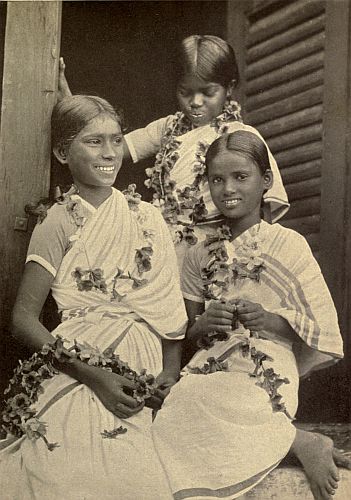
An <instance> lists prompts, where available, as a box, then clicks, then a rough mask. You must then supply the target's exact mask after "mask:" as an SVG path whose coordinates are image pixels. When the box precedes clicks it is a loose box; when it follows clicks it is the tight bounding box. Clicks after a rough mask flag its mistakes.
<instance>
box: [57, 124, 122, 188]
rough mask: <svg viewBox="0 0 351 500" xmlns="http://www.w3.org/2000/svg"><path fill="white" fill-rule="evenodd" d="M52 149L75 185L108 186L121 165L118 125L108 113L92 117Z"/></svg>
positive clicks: (120, 135) (120, 137)
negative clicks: (61, 145) (60, 146)
mask: <svg viewBox="0 0 351 500" xmlns="http://www.w3.org/2000/svg"><path fill="white" fill-rule="evenodd" d="M63 149H64V151H63V152H62V151H61V152H60V151H59V150H57V148H56V150H54V152H55V155H56V157H57V158H58V160H59V161H60V162H61V163H67V164H68V167H69V169H70V171H71V174H72V177H73V179H74V182H75V184H77V187H78V188H80V187H111V186H112V185H113V184H114V182H115V180H116V176H117V174H118V171H119V169H120V168H121V165H122V159H123V146H122V131H121V127H120V125H119V124H118V123H117V121H116V120H114V119H113V118H112V117H111V116H109V115H108V114H101V115H99V116H97V117H96V118H93V119H92V120H91V121H90V122H89V123H88V124H87V125H86V126H85V127H84V128H83V129H82V130H81V131H80V132H79V133H78V134H77V135H76V136H75V137H74V139H73V140H72V142H71V143H70V144H69V145H68V146H66V147H64V148H63Z"/></svg>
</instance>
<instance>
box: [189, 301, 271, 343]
mask: <svg viewBox="0 0 351 500" xmlns="http://www.w3.org/2000/svg"><path fill="white" fill-rule="evenodd" d="M235 319H237V320H238V321H240V323H241V324H242V325H243V326H244V328H246V329H247V330H250V331H251V332H259V331H261V330H264V329H265V326H266V322H267V311H266V310H265V309H264V308H263V307H262V306H261V304H257V303H255V302H250V301H249V300H242V299H237V300H235V301H233V302H229V301H228V302H223V301H212V302H211V303H210V305H209V306H208V308H207V309H206V311H205V312H204V313H203V314H202V315H201V316H199V317H198V319H197V321H196V325H197V328H196V334H195V336H194V337H195V338H196V339H198V338H199V337H201V336H204V335H206V336H209V335H210V334H212V333H213V332H217V333H221V332H223V333H225V332H228V331H229V330H232V327H233V323H234V321H235ZM195 338H194V340H195Z"/></svg>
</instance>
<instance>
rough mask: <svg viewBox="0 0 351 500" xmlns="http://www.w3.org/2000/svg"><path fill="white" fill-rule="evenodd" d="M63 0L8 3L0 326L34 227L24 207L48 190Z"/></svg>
mask: <svg viewBox="0 0 351 500" xmlns="http://www.w3.org/2000/svg"><path fill="white" fill-rule="evenodd" d="M60 30H61V2H58V1H51V2H41V1H36V2H11V1H9V2H8V3H7V21H6V34H5V55H4V72H3V87H2V89H3V92H2V108H1V121H0V123H1V129H0V194H1V195H0V214H1V216H0V235H1V243H0V249H1V256H0V332H3V331H4V330H5V328H6V326H7V324H8V320H9V316H10V311H11V308H12V306H13V302H14V298H15V295H16V291H17V287H18V284H19V281H20V278H21V274H22V271H23V264H24V259H25V254H26V250H27V245H28V240H29V232H28V230H27V222H28V221H27V218H26V215H25V212H24V207H25V205H26V204H27V203H29V202H31V201H36V200H38V199H39V198H40V197H42V196H46V195H47V193H48V187H49V172H50V157H51V155H50V114H51V110H52V107H53V105H54V102H55V99H56V86H57V72H58V59H59V47H60Z"/></svg>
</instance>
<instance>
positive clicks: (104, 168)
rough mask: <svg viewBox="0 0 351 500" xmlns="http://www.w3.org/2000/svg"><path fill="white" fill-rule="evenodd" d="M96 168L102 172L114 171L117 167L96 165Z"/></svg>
mask: <svg viewBox="0 0 351 500" xmlns="http://www.w3.org/2000/svg"><path fill="white" fill-rule="evenodd" d="M95 168H96V170H100V171H101V172H113V171H114V169H115V167H95Z"/></svg>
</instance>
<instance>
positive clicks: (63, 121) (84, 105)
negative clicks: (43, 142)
mask: <svg viewBox="0 0 351 500" xmlns="http://www.w3.org/2000/svg"><path fill="white" fill-rule="evenodd" d="M100 115H107V116H110V117H111V118H112V119H113V120H115V121H116V122H117V123H118V124H119V125H120V126H121V127H122V123H121V122H122V119H121V116H120V114H119V113H117V112H116V111H115V109H114V108H113V106H112V105H111V104H110V103H109V102H107V101H106V100H105V99H102V98H101V97H97V96H91V95H79V94H76V95H72V96H68V97H64V98H63V99H61V100H60V101H58V102H57V103H56V105H55V106H54V109H53V111H52V115H51V141H52V147H59V146H62V145H66V144H69V143H70V142H71V141H72V140H73V139H74V137H75V136H76V135H77V134H79V132H80V131H81V130H82V129H83V128H84V127H85V126H86V125H87V124H88V123H89V122H90V121H91V120H93V119H94V118H96V117H98V116H100Z"/></svg>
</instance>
